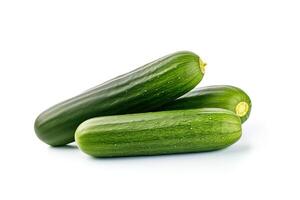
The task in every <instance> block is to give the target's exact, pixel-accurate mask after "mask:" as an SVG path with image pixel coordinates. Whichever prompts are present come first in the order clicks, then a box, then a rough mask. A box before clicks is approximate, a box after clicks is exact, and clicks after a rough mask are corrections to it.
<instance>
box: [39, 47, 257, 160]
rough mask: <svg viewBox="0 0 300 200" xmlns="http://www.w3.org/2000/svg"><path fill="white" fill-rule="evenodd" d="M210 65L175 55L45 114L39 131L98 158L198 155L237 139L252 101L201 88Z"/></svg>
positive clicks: (230, 90)
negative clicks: (75, 144)
mask: <svg viewBox="0 0 300 200" xmlns="http://www.w3.org/2000/svg"><path fill="white" fill-rule="evenodd" d="M205 65H206V64H205V63H204V62H203V61H202V60H201V59H200V57H199V56H198V55H196V54H195V53H192V52H188V51H181V52H176V53H173V54H170V55H167V56H165V57H162V58H160V59H158V60H155V61H153V62H151V63H148V64H146V65H144V66H142V67H140V68H137V69H136V70H133V71H131V72H129V73H127V74H123V75H121V76H118V77H116V78H114V79H112V80H109V81H107V82H105V83H102V84H100V85H98V86H96V87H94V88H92V89H90V90H88V91H86V92H84V93H81V94H80V95H78V96H75V97H73V98H70V99H68V100H66V101H63V102H61V103H59V104H57V105H55V106H53V107H50V108H49V109H48V110H46V111H44V112H43V113H41V114H40V115H39V116H38V117H37V119H36V120H35V124H34V128H35V132H36V135H37V136H38V137H39V138H40V139H41V140H42V141H43V142H45V143H47V144H49V145H51V146H61V145H66V144H68V143H71V142H73V141H74V140H75V141H76V143H77V145H78V147H79V148H80V149H81V150H82V151H83V152H85V153H87V154H89V155H91V156H95V157H120V156H139V155H160V154H174V153H187V152H201V151H212V150H217V149H222V148H225V147H227V146H230V145H232V144H233V143H235V142H236V141H238V140H239V138H240V137H241V134H242V128H241V124H242V123H243V122H245V121H246V120H247V119H248V117H249V114H250V111H251V100H250V98H249V96H248V95H247V94H246V93H245V92H244V91H243V90H241V89H239V88H237V87H234V86H229V85H217V86H209V87H203V88H198V89H195V90H193V91H191V90H192V89H193V88H194V87H196V86H197V85H198V83H199V82H200V81H201V80H202V78H203V76H204V73H205Z"/></svg>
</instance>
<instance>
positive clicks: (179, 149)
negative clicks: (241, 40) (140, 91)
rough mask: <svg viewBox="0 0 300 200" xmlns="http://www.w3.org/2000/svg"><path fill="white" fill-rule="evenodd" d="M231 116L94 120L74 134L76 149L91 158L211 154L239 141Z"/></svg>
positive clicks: (177, 113) (194, 113)
mask: <svg viewBox="0 0 300 200" xmlns="http://www.w3.org/2000/svg"><path fill="white" fill-rule="evenodd" d="M241 133H242V132H241V121H240V118H239V117H238V116H236V115H235V114H234V113H233V112H231V111H228V110H225V109H218V108H204V109H191V110H173V111H160V112H148V113H138V114H127V115H116V116H107V117H97V118H93V119H89V120H87V121H85V122H83V123H82V124H81V125H80V126H79V127H78V128H77V130H76V133H75V140H76V143H77V145H78V146H79V148H80V149H81V150H82V151H83V152H85V153H86V154H88V155H91V156H94V157H121V156H142V155H161V154H174V153H188V152H201V151H212V150H218V149H222V148H225V147H227V146H229V145H232V144H233V143H235V142H236V141H237V140H238V139H239V138H240V137H241Z"/></svg>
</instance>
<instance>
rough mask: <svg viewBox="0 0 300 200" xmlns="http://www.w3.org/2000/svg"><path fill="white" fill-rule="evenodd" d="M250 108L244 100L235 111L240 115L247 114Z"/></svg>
mask: <svg viewBox="0 0 300 200" xmlns="http://www.w3.org/2000/svg"><path fill="white" fill-rule="evenodd" d="M248 110H249V105H248V103H247V102H244V101H241V102H240V103H238V104H237V105H236V107H235V113H236V114H237V116H239V117H243V116H245V115H246V114H247V112H248Z"/></svg>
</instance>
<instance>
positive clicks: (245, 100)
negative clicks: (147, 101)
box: [158, 85, 252, 123]
mask: <svg viewBox="0 0 300 200" xmlns="http://www.w3.org/2000/svg"><path fill="white" fill-rule="evenodd" d="M251 106H252V105H251V100H250V98H249V96H248V95H247V94H246V92H244V91H243V90H241V89H240V88H237V87H234V86H230V85H214V86H209V87H202V88H197V89H195V90H193V91H191V92H189V93H187V94H185V95H184V96H182V97H180V98H178V99H176V100H174V101H172V102H170V103H167V104H165V105H164V106H162V107H161V108H159V109H158V110H181V109H193V108H224V109H227V110H231V111H233V112H235V113H236V114H237V115H238V116H239V117H240V118H241V120H242V123H243V122H245V121H246V120H247V119H248V117H249V115H250V111H251Z"/></svg>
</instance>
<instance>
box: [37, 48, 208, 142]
mask: <svg viewBox="0 0 300 200" xmlns="http://www.w3.org/2000/svg"><path fill="white" fill-rule="evenodd" d="M204 67H205V64H204V63H203V62H202V60H201V59H200V58H199V56H197V55H196V54H194V53H192V52H186V51H185V52H177V53H174V54H171V55H168V56H165V57H163V58H160V59H158V60H156V61H153V62H151V63H149V64H146V65H144V66H142V67H140V68H138V69H136V70H134V71H132V72H129V73H127V74H124V75H121V76H119V77H116V78H114V79H112V80H110V81H107V82H105V83H103V84H101V85H99V86H97V87H95V88H92V89H90V90H88V91H86V92H84V93H82V94H80V95H78V96H76V97H73V98H71V99H69V100H66V101H64V102H62V103H59V104H57V105H55V106H53V107H51V108H49V109H48V110H46V111H44V112H43V113H42V114H40V115H39V116H38V118H37V119H36V121H35V132H36V134H37V136H38V137H39V138H40V139H41V140H42V141H44V142H45V143H47V144H49V145H52V146H59V145H65V144H68V143H70V142H73V141H74V133H75V130H76V128H77V126H78V125H79V124H80V123H81V122H83V121H85V120H87V119H89V118H92V117H97V116H106V115H116V114H126V113H136V112H146V111H149V110H153V109H156V108H158V107H160V106H162V105H163V104H165V103H168V102H170V101H172V100H175V99H176V98H178V97H180V96H181V95H183V94H185V93H186V92H188V91H190V90H191V89H193V88H194V87H195V86H196V85H197V84H198V83H199V82H200V81H201V79H202V77H203V74H204Z"/></svg>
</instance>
